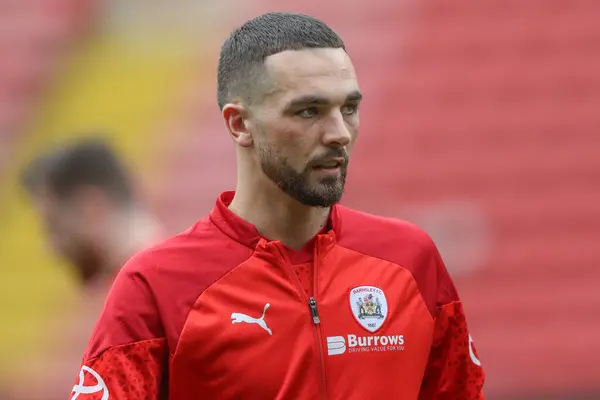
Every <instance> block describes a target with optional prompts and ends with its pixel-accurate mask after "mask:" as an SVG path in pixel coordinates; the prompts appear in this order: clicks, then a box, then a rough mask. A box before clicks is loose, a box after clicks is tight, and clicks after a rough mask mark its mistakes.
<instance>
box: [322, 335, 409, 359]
mask: <svg viewBox="0 0 600 400" xmlns="http://www.w3.org/2000/svg"><path fill="white" fill-rule="evenodd" d="M403 350H404V335H381V336H357V335H354V334H349V335H347V336H346V337H344V336H329V337H328V338H327V354H328V355H330V356H335V355H340V354H344V353H371V352H383V351H403Z"/></svg>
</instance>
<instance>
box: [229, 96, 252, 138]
mask: <svg viewBox="0 0 600 400" xmlns="http://www.w3.org/2000/svg"><path fill="white" fill-rule="evenodd" d="M222 115H223V119H224V120H225V126H226V127H227V130H228V131H229V134H230V135H231V137H232V138H233V141H234V142H236V143H237V144H238V145H239V146H242V147H250V146H251V145H252V142H253V139H252V134H251V133H250V131H249V130H248V124H247V115H248V111H247V110H246V109H245V108H244V106H243V105H241V104H234V103H229V104H226V105H225V107H223V111H222Z"/></svg>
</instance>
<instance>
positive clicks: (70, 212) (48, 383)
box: [10, 138, 162, 399]
mask: <svg viewBox="0 0 600 400" xmlns="http://www.w3.org/2000/svg"><path fill="white" fill-rule="evenodd" d="M21 182H22V185H23V186H24V188H25V189H26V191H27V193H28V195H29V197H30V199H31V201H32V204H33V206H34V208H35V210H36V212H37V213H38V214H39V217H40V218H41V220H42V222H43V226H44V230H45V233H46V235H47V239H48V242H49V245H50V248H51V250H52V251H53V252H54V253H55V254H56V255H57V256H59V257H61V258H63V259H65V260H66V261H67V262H68V263H69V264H70V265H71V266H72V270H73V272H74V274H75V275H76V276H77V280H78V281H79V282H80V283H81V293H80V296H79V298H78V304H76V305H74V307H73V309H71V310H60V315H59V316H58V320H53V321H52V323H53V325H55V327H52V328H49V332H48V338H49V339H50V340H48V342H47V343H45V344H44V352H43V354H36V355H35V358H34V359H33V360H28V362H27V363H26V367H25V368H26V369H25V370H24V371H23V374H22V375H23V377H22V379H17V380H16V381H15V384H14V385H13V387H12V388H11V389H10V391H11V393H10V395H11V396H12V398H15V399H17V398H19V399H64V398H65V394H66V393H68V391H69V388H70V387H71V386H72V382H73V380H72V377H73V371H74V370H77V368H79V366H80V364H81V352H82V351H83V349H84V348H85V343H86V342H87V340H88V339H89V336H90V334H91V330H92V328H93V324H94V321H95V320H96V319H97V317H98V314H99V311H100V309H101V306H102V304H103V302H104V299H105V297H106V294H107V292H108V289H109V288H110V286H111V284H112V281H113V279H114V277H115V276H116V274H117V272H118V270H119V268H120V266H121V265H123V264H124V263H125V261H126V260H127V259H128V258H130V257H131V256H132V255H133V254H134V253H135V252H137V251H139V250H140V249H142V248H145V247H147V246H149V245H151V244H153V243H154V242H156V241H157V240H158V239H160V237H161V236H162V231H161V228H160V224H159V223H158V221H157V219H156V218H154V217H153V216H152V215H151V214H150V213H149V212H147V211H146V210H145V209H144V207H143V206H142V204H141V202H140V201H139V200H138V199H137V197H136V195H135V190H134V185H133V182H132V180H131V174H130V173H129V171H128V170H127V168H126V167H125V165H124V164H123V163H122V162H121V160H119V158H118V157H117V155H116V154H115V152H114V151H113V149H112V148H111V147H110V146H109V145H108V144H107V143H105V142H104V141H103V140H102V139H99V138H89V139H84V140H82V141H79V142H76V143H73V144H70V145H66V146H60V147H58V148H56V149H53V150H51V151H48V152H45V153H42V154H40V155H39V156H37V157H36V158H34V159H33V160H32V161H31V162H30V164H29V165H28V166H27V167H26V168H25V169H24V171H23V173H22V179H21ZM52 339H54V340H52ZM18 376H21V374H18Z"/></svg>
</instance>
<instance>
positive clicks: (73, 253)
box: [34, 195, 102, 282]
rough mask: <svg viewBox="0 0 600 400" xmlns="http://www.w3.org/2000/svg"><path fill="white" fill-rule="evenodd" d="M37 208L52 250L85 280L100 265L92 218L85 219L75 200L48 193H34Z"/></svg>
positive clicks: (91, 275)
mask: <svg viewBox="0 0 600 400" xmlns="http://www.w3.org/2000/svg"><path fill="white" fill-rule="evenodd" d="M34 203H35V207H36V209H37V211H38V212H39V214H40V216H41V218H42V220H43V223H44V228H45V231H46V234H47V236H48V241H49V244H50V247H51V249H52V251H53V252H54V253H55V254H56V255H58V256H59V257H62V258H64V259H65V260H67V261H68V262H69V263H71V264H72V265H73V266H74V267H75V271H76V273H77V275H78V276H79V277H80V278H81V279H82V280H83V281H84V282H87V281H88V280H90V279H91V278H92V277H94V276H95V275H96V273H97V272H99V271H100V269H101V268H102V266H101V257H100V254H98V252H97V246H95V243H94V235H93V232H92V230H93V229H94V226H95V224H94V221H89V219H88V218H87V217H86V213H84V212H83V209H82V205H81V204H80V203H79V202H78V201H66V200H59V199H56V198H54V197H52V196H48V195H44V196H36V198H34Z"/></svg>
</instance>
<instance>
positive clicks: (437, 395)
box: [419, 254, 485, 400]
mask: <svg viewBox="0 0 600 400" xmlns="http://www.w3.org/2000/svg"><path fill="white" fill-rule="evenodd" d="M436 264H437V277H438V278H437V281H438V285H437V286H438V290H437V292H438V293H437V299H438V300H437V315H436V317H435V322H434V332H433V338H432V344H431V350H430V353H429V360H428V362H427V367H426V369H425V374H424V376H423V382H422V385H421V392H420V395H419V400H429V399H436V400H446V399H447V400H457V399H460V400H483V399H484V395H483V382H484V378H485V374H484V371H483V369H482V367H481V361H480V360H479V358H478V356H477V351H476V350H475V345H474V344H473V340H472V338H471V335H470V334H469V330H468V327H467V322H466V318H465V313H464V310H463V306H462V303H461V302H460V300H459V297H458V294H457V292H456V289H455V287H454V284H453V283H452V280H451V279H450V276H449V275H448V272H447V270H446V267H445V266H444V264H443V262H442V260H441V258H440V257H439V254H437V262H436Z"/></svg>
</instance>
